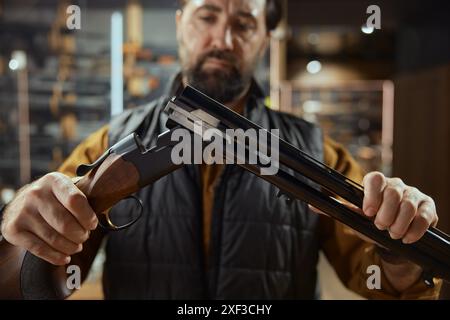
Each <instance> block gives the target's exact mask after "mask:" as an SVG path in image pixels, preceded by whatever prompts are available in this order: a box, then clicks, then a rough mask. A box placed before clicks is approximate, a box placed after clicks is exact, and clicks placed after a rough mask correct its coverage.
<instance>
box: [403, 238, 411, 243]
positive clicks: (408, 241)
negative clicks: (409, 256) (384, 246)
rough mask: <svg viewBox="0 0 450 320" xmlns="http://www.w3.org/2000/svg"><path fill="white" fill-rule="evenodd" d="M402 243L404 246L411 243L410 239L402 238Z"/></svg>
mask: <svg viewBox="0 0 450 320" xmlns="http://www.w3.org/2000/svg"><path fill="white" fill-rule="evenodd" d="M402 242H403V243H404V244H410V243H411V242H412V241H411V239H408V238H403V239H402Z"/></svg>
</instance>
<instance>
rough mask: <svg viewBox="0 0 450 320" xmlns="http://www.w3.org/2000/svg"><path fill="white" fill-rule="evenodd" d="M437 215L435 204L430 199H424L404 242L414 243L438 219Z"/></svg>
mask: <svg viewBox="0 0 450 320" xmlns="http://www.w3.org/2000/svg"><path fill="white" fill-rule="evenodd" d="M435 216H436V213H435V209H434V205H432V204H431V203H430V202H429V201H424V202H423V203H421V204H420V206H419V208H418V209H417V214H416V216H415V217H414V220H413V221H412V223H411V226H410V227H409V229H408V231H407V232H406V234H405V236H404V237H403V239H402V241H403V243H407V244H409V243H413V242H416V241H417V240H419V239H420V238H422V236H423V235H424V234H425V232H426V231H427V229H428V228H429V227H430V226H431V225H432V224H433V223H434V221H435V220H436V217H435Z"/></svg>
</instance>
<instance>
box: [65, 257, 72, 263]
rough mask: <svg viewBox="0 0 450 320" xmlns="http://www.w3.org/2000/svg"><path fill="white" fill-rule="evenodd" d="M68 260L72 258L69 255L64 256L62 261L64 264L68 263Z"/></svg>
mask: <svg viewBox="0 0 450 320" xmlns="http://www.w3.org/2000/svg"><path fill="white" fill-rule="evenodd" d="M70 260H72V258H71V257H70V256H68V257H65V258H64V263H65V264H69V263H70Z"/></svg>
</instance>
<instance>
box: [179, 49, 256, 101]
mask: <svg viewBox="0 0 450 320" xmlns="http://www.w3.org/2000/svg"><path fill="white" fill-rule="evenodd" d="M208 58H215V59H220V60H223V61H226V62H227V63H229V68H228V70H224V69H221V70H219V69H214V70H204V68H203V66H204V64H205V62H206V60H207V59H208ZM183 73H184V76H185V77H186V79H187V82H188V84H189V85H191V86H193V87H194V88H196V89H197V90H200V91H201V92H203V93H204V94H206V95H207V96H209V97H211V98H212V99H214V100H217V101H219V102H221V103H227V102H232V101H235V100H236V99H237V98H239V97H240V96H241V95H242V94H243V92H244V90H246V89H247V88H248V85H249V84H250V81H251V78H252V73H251V72H248V71H243V70H240V69H239V67H238V63H237V59H236V57H235V56H234V55H233V54H232V53H230V52H228V51H220V50H212V51H210V52H208V53H206V54H204V55H203V56H202V57H200V59H199V60H198V62H197V63H196V64H195V65H194V66H193V67H191V68H186V69H184V70H183Z"/></svg>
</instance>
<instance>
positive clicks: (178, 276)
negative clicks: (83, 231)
mask: <svg viewBox="0 0 450 320" xmlns="http://www.w3.org/2000/svg"><path fill="white" fill-rule="evenodd" d="M177 86H178V87H179V83H178V84H177V83H176V80H175V82H174V85H172V88H176V87H177ZM168 92H170V93H173V92H175V91H174V90H172V89H171V90H169V91H168ZM251 92H252V95H251V97H250V99H249V102H248V105H247V107H246V110H245V116H246V117H248V118H249V119H250V120H251V121H253V122H255V123H257V124H259V125H261V126H262V127H264V128H266V129H276V128H278V129H280V137H281V138H282V139H285V140H287V141H288V142H290V143H291V144H293V145H295V146H297V147H299V148H301V149H302V150H304V151H305V152H307V153H309V154H310V155H312V156H313V157H314V158H316V159H318V160H322V156H323V150H322V135H321V132H320V130H319V129H318V128H317V127H316V126H314V125H312V124H310V123H308V122H306V121H304V120H301V119H299V118H296V117H294V116H292V115H288V114H284V113H280V112H276V111H273V110H271V109H269V108H267V107H265V106H264V103H263V96H262V94H261V91H260V90H259V88H258V87H257V85H256V84H255V83H254V84H253V87H252V91H251ZM170 93H169V94H168V95H166V96H164V97H162V98H161V99H159V100H157V101H154V102H152V103H150V104H148V105H146V106H143V107H140V108H137V109H133V110H131V111H126V112H124V113H122V114H121V115H119V116H118V117H117V118H115V119H113V120H112V121H111V126H110V129H109V143H110V144H111V145H112V144H114V143H115V142H116V141H118V140H119V139H120V138H122V137H124V136H126V135H128V134H129V133H131V132H133V131H137V132H138V133H139V134H140V136H141V137H144V142H145V143H152V142H153V141H155V138H156V136H157V135H158V134H159V133H161V132H163V131H165V130H166V128H165V126H164V124H165V120H166V119H167V117H166V115H165V114H164V112H162V110H163V109H164V107H165V104H166V102H167V101H168V99H169V98H170ZM149 165H151V163H149ZM201 190H202V188H201V179H200V167H199V166H198V165H187V166H185V167H183V168H181V169H178V170H177V171H174V172H173V173H171V174H169V175H167V176H165V177H163V178H161V179H160V180H158V181H157V182H156V183H155V184H153V185H151V186H148V187H146V188H143V189H142V190H140V191H139V192H138V194H137V196H139V197H140V198H141V199H142V200H143V202H144V206H145V212H144V216H143V217H142V218H141V220H139V221H138V222H137V223H136V224H134V225H133V226H132V227H131V228H129V229H127V230H124V231H119V232H113V233H110V234H109V236H108V240H107V245H106V262H105V267H104V278H103V285H104V292H105V298H107V299H313V298H316V297H317V292H316V282H317V271H316V265H317V261H318V252H319V242H318V233H317V228H318V217H317V215H316V214H313V213H310V212H309V211H308V208H307V206H306V205H305V204H304V203H303V202H300V201H294V202H293V203H291V204H289V203H287V201H286V199H284V198H278V197H277V191H278V189H277V188H276V187H274V186H272V185H271V184H270V183H268V182H266V181H264V180H262V179H261V178H258V177H257V176H255V175H253V174H251V173H249V172H247V171H245V170H244V169H241V168H240V167H238V166H237V165H227V166H226V168H225V170H224V172H223V174H222V176H221V178H220V181H219V183H218V184H217V186H216V189H215V198H214V206H213V217H212V225H211V241H210V243H211V245H210V247H211V248H210V249H211V250H210V253H209V254H208V256H207V257H205V254H204V252H203V251H204V250H203V240H202V237H203V229H202V228H203V226H202V223H203V222H202V221H203V219H202V199H201V197H202V191H201ZM134 210H135V209H133V206H132V205H131V204H130V203H129V202H124V203H119V204H117V205H116V206H115V207H114V208H113V216H114V217H115V219H116V220H115V222H116V223H121V222H122V223H125V222H127V221H129V219H131V217H132V216H134V214H135V212H134ZM117 219H119V220H117ZM122 219H123V221H121V220H122ZM205 259H207V261H208V263H207V264H206V263H205ZM206 265H207V267H205V266H206Z"/></svg>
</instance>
